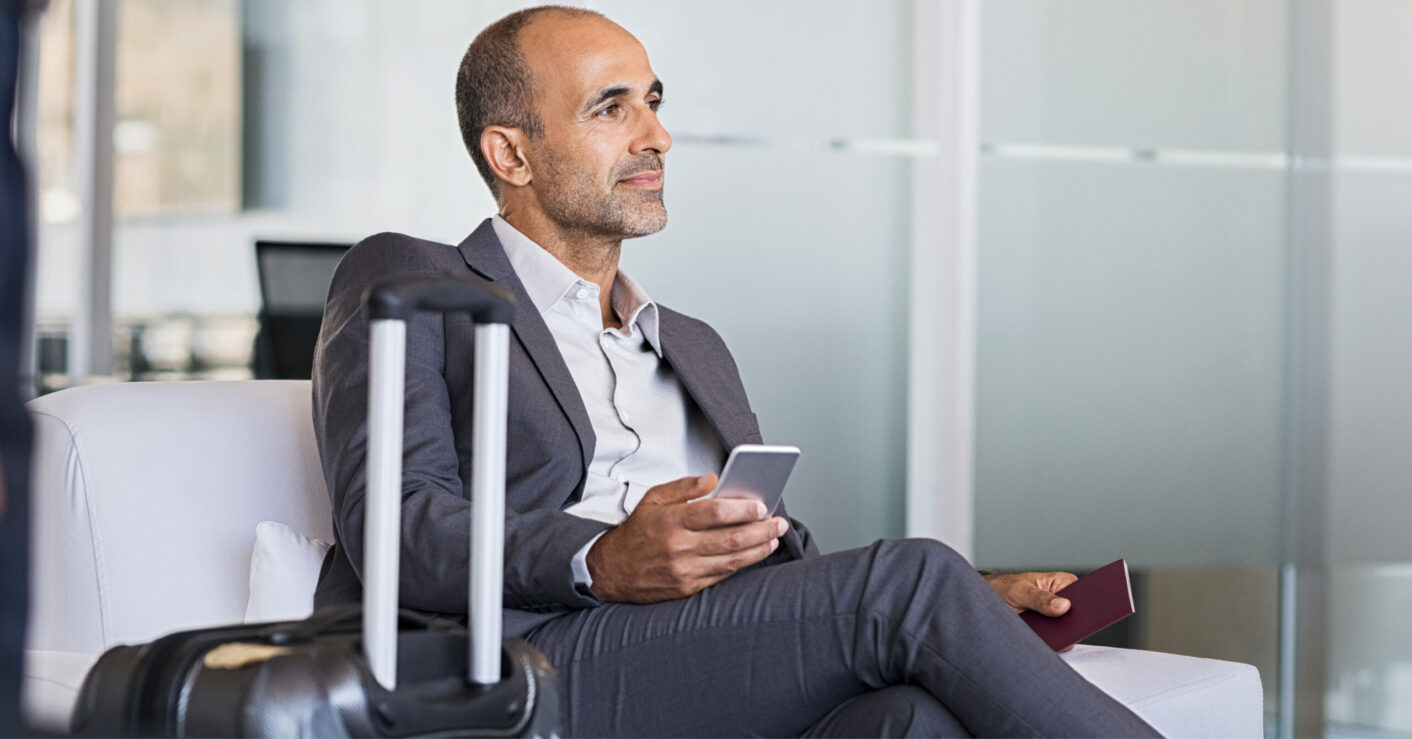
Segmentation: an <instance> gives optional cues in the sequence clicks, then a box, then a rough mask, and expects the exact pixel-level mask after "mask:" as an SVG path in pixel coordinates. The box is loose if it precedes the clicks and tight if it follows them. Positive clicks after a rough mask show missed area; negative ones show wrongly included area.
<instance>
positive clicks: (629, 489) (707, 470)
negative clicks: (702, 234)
mask: <svg viewBox="0 0 1412 739" xmlns="http://www.w3.org/2000/svg"><path fill="white" fill-rule="evenodd" d="M492 226H493V228H494V229H495V235H496V236H497V237H498V238H499V239H500V243H501V244H502V245H503V246H504V247H505V255H506V256H507V257H509V259H510V264H511V265H512V266H513V267H514V268H515V274H516V275H518V276H519V278H520V282H521V283H522V284H523V285H524V286H525V292H527V293H528V294H529V297H530V300H531V301H532V302H533V303H534V307H535V308H536V309H537V310H538V311H539V313H540V316H541V317H542V318H543V319H544V323H545V324H546V325H547V326H548V327H549V332H550V334H552V335H553V336H554V343H555V344H557V345H558V347H559V353H560V354H562V355H563V357H564V363H565V364H566V365H568V368H569V374H570V375H572V376H573V378H574V384H575V385H576V386H578V391H579V396H580V397H581V398H582V399H583V404H584V407H585V409H587V411H588V418H589V421H590V422H591V423H592V424H593V433H594V436H595V437H597V443H596V444H595V445H594V449H593V459H592V460H591V461H590V462H589V465H588V479H587V481H586V482H585V483H584V489H583V496H582V497H581V498H580V500H579V501H578V502H577V503H574V504H573V505H571V506H569V507H568V508H566V509H564V510H565V511H567V512H568V513H572V514H573V515H575V516H582V517H583V518H591V519H594V520H597V521H603V522H604V523H609V524H613V525H617V524H620V523H622V522H623V520H624V519H626V518H627V517H628V514H629V513H632V511H633V509H634V508H636V507H637V504H638V503H639V502H641V501H642V496H643V495H645V494H646V493H647V491H648V489H649V488H651V487H653V486H654V485H660V484H662V483H665V482H671V481H672V480H676V479H678V478H681V477H687V476H693V475H706V474H719V473H720V471H721V465H722V463H723V462H724V458H725V454H724V450H723V449H722V447H721V443H720V440H719V439H718V438H717V437H716V433H715V430H714V429H712V428H711V424H710V422H709V421H707V419H706V416H705V414H703V413H702V412H701V410H700V409H699V408H698V407H697V406H696V403H695V401H693V400H692V399H691V396H690V395H689V394H688V393H687V392H686V389H685V388H684V387H682V384H681V382H680V381H679V380H678V379H677V376H676V373H675V372H673V371H672V367H671V365H669V364H668V363H667V362H665V361H663V360H662V344H661V340H660V339H659V337H658V323H657V304H656V303H654V302H652V299H651V298H650V297H648V296H647V293H645V292H644V291H643V290H642V288H641V287H639V286H638V285H637V283H635V282H633V280H632V278H630V277H628V275H627V274H626V273H624V272H623V271H621V270H619V271H618V276H617V279H616V280H615V281H614V283H613V292H612V296H611V301H612V308H613V312H614V313H615V314H617V316H618V320H619V321H621V322H622V324H623V325H622V328H608V329H605V328H604V327H603V317H602V313H601V311H600V308H599V303H598V293H599V288H598V285H596V284H593V283H591V282H588V281H587V280H584V279H582V278H580V277H579V276H578V275H576V274H574V272H573V271H572V270H570V269H569V268H568V267H566V266H564V264H563V263H562V262H560V261H559V260H558V259H556V258H555V257H554V255H552V254H550V253H549V252H547V251H545V250H544V249H543V248H542V247H540V246H539V245H538V244H536V243H534V242H533V241H531V240H530V239H529V237H527V236H525V235H524V234H522V233H520V232H519V231H518V230H516V229H515V227H514V226H511V225H510V223H509V222H508V221H506V220H505V219H504V218H501V217H500V216H498V215H497V216H495V217H494V218H493V219H492ZM596 541H597V539H596V538H595V539H594V540H593V541H590V542H589V543H588V544H587V545H585V546H584V548H583V549H581V550H580V551H579V553H578V555H577V556H575V557H574V561H573V567H574V575H575V579H576V580H577V581H578V582H579V583H580V584H583V585H585V586H589V585H592V581H591V579H590V578H589V577H588V567H587V565H586V564H585V562H584V560H585V558H586V556H587V554H588V549H589V548H590V547H592V546H593V543H594V542H596Z"/></svg>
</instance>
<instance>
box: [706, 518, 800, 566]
mask: <svg viewBox="0 0 1412 739" xmlns="http://www.w3.org/2000/svg"><path fill="white" fill-rule="evenodd" d="M782 533H783V532H782V531H781V530H780V526H779V524H778V519H771V520H769V521H757V522H754V523H748V524H741V525H739V526H730V527H727V528H721V529H716V530H714V531H710V532H707V533H705V534H703V535H702V537H701V546H700V548H699V549H698V551H699V552H700V553H701V555H702V556H707V557H710V556H716V555H723V554H725V555H729V554H734V553H736V552H740V551H743V550H746V549H753V548H755V547H758V546H760V545H762V544H768V543H770V542H771V541H773V540H776V539H779V538H780V536H781V534H782Z"/></svg>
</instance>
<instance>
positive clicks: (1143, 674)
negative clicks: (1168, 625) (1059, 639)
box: [1061, 644, 1265, 738]
mask: <svg viewBox="0 0 1412 739" xmlns="http://www.w3.org/2000/svg"><path fill="white" fill-rule="evenodd" d="M1061 656H1062V657H1063V658H1064V661H1065V662H1068V663H1069V666H1070V667H1073V668H1074V670H1075V671H1077V672H1078V673H1079V674H1080V675H1083V676H1084V677H1085V678H1087V679H1088V681H1089V682H1091V683H1093V684H1094V685H1096V686H1098V687H1099V688H1101V689H1102V690H1103V691H1104V692H1105V693H1107V694H1109V695H1111V696H1113V698H1114V699H1116V700H1117V701H1119V702H1120V703H1122V704H1123V705H1125V706H1127V707H1128V708H1131V709H1132V710H1133V712H1134V713H1136V714H1137V715H1139V716H1141V717H1142V718H1143V719H1144V720H1145V721H1147V722H1148V723H1149V724H1152V726H1153V728H1155V729H1157V730H1158V731H1159V732H1161V733H1162V734H1163V735H1164V736H1180V737H1256V738H1258V737H1263V736H1264V733H1265V726H1264V694H1263V693H1262V691H1261V688H1260V673H1259V671H1258V670H1256V669H1255V668H1254V667H1252V666H1250V665H1245V664H1240V663H1237V662H1224V661H1222V660H1216V659H1202V658H1199V657H1183V656H1180V655H1176V654H1165V653H1163V652H1147V651H1140V650H1136V649H1114V648H1112V647H1094V646H1088V645H1085V644H1080V645H1078V646H1076V647H1074V649H1073V651H1071V652H1068V653H1067V654H1064V655H1061Z"/></svg>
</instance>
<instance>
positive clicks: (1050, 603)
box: [1034, 588, 1070, 616]
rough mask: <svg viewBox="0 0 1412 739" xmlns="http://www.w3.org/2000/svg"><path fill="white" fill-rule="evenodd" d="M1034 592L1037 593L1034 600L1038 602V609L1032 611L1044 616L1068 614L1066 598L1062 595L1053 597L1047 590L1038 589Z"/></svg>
mask: <svg viewBox="0 0 1412 739" xmlns="http://www.w3.org/2000/svg"><path fill="white" fill-rule="evenodd" d="M1035 590H1036V592H1037V593H1038V596H1037V598H1036V599H1037V600H1038V601H1039V604H1038V606H1039V607H1038V608H1035V609H1034V610H1036V611H1039V612H1040V613H1043V614H1044V615H1046V616H1062V615H1064V614H1065V613H1068V612H1069V606H1070V603H1069V599H1068V598H1065V597H1064V596H1062V595H1055V594H1053V593H1051V592H1049V591H1047V590H1040V589H1038V588H1036V589H1035Z"/></svg>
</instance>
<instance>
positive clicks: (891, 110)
mask: <svg viewBox="0 0 1412 739" xmlns="http://www.w3.org/2000/svg"><path fill="white" fill-rule="evenodd" d="M592 6H593V8H594V9H595V10H598V11H600V12H602V13H605V14H606V15H608V17H610V18H612V19H613V20H615V21H617V22H618V23H621V24H622V25H623V26H624V27H625V28H627V29H628V30H629V31H632V32H633V34H635V35H636V36H637V37H638V38H639V39H641V41H642V42H643V44H644V45H646V46H647V52H648V54H649V55H650V56H651V58H652V67H653V69H655V70H656V71H657V74H658V76H660V77H661V78H662V81H663V82H664V83H665V85H666V89H667V94H666V100H667V104H666V106H665V107H664V108H663V115H664V116H665V117H666V120H667V121H668V125H669V126H675V127H674V128H673V129H672V131H673V133H676V134H684V133H688V132H689V133H695V134H722V133H727V134H736V135H748V136H771V137H789V138H796V139H798V138H802V139H820V138H832V137H840V136H844V137H849V136H857V137H898V136H907V135H909V133H910V126H911V108H910V103H909V98H908V96H909V95H910V93H911V80H912V77H911V74H910V72H911V64H912V61H911V60H912V47H911V42H912V26H911V22H910V21H911V17H912V3H911V2H908V1H907V0H868V2H856V0H773V1H772V2H758V0H713V2H709V3H664V2H660V0H604V1H603V2H595V3H592Z"/></svg>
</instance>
